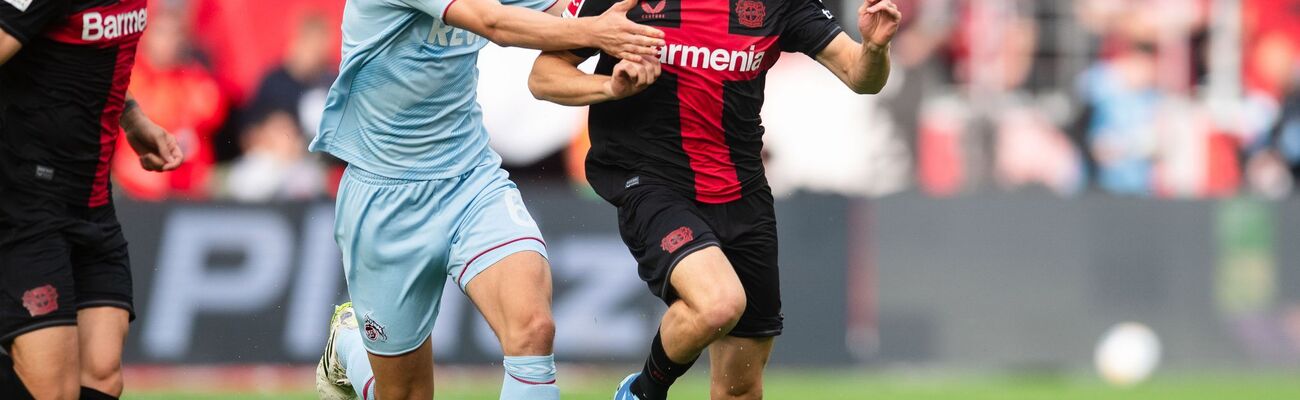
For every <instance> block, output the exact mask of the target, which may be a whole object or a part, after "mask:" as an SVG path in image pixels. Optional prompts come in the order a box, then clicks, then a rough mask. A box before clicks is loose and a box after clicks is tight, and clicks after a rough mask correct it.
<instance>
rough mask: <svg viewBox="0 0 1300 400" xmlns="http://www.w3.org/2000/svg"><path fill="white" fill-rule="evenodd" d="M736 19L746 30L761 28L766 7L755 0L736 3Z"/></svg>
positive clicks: (765, 14) (765, 16)
mask: <svg viewBox="0 0 1300 400" xmlns="http://www.w3.org/2000/svg"><path fill="white" fill-rule="evenodd" d="M736 18H737V19H738V20H739V21H740V24H741V25H744V26H745V27H746V28H762V27H763V19H764V18H767V6H765V5H763V2H761V1H757V0H740V1H737V2H736Z"/></svg>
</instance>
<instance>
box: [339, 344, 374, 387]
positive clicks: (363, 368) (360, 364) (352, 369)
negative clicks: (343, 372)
mask: <svg viewBox="0 0 1300 400" xmlns="http://www.w3.org/2000/svg"><path fill="white" fill-rule="evenodd" d="M334 351H335V352H336V353H338V356H339V361H340V362H342V363H343V368H346V369H347V373H348V380H349V381H352V389H353V390H355V391H356V392H357V396H360V397H361V400H375V373H374V372H373V371H372V370H371V369H370V357H367V356H366V346H365V345H363V344H362V343H361V332H358V331H355V330H349V331H342V330H340V331H339V333H338V334H337V335H336V336H335V337H334Z"/></svg>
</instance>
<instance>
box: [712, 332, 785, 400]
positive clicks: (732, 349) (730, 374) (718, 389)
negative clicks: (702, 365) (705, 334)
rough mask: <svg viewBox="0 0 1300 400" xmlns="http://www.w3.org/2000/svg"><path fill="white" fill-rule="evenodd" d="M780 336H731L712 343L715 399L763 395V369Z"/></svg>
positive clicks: (746, 397)
mask: <svg viewBox="0 0 1300 400" xmlns="http://www.w3.org/2000/svg"><path fill="white" fill-rule="evenodd" d="M775 343H776V340H775V338H773V337H766V338H741V337H735V336H727V337H723V338H721V339H718V340H717V341H714V342H713V343H712V344H710V345H709V369H710V371H711V372H710V373H711V374H712V377H711V378H712V389H711V390H710V393H711V396H710V397H711V398H712V399H713V400H721V399H759V398H762V396H763V369H764V368H766V367H767V362H768V359H769V358H770V357H771V355H772V347H773V346H774V345H775Z"/></svg>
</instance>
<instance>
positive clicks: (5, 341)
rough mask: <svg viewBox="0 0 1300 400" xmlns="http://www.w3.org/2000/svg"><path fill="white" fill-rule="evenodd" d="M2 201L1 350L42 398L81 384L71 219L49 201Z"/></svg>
mask: <svg viewBox="0 0 1300 400" xmlns="http://www.w3.org/2000/svg"><path fill="white" fill-rule="evenodd" d="M11 195H15V194H14V193H5V196H3V197H0V260H2V261H0V292H3V293H0V346H4V348H5V350H6V351H8V352H9V354H10V355H11V357H12V360H13V363H14V367H13V368H14V372H15V373H16V374H17V375H18V376H19V377H20V378H21V380H22V382H24V384H25V385H26V386H27V387H28V388H29V389H30V390H31V392H32V394H33V395H36V396H37V397H38V398H41V397H43V396H44V397H47V398H57V397H59V396H62V395H64V393H63V391H66V390H68V386H69V385H72V386H73V387H74V388H75V385H76V383H77V368H78V367H77V366H78V360H77V334H76V332H77V330H76V327H75V325H76V323H77V316H76V301H77V296H76V293H75V292H74V288H75V285H74V283H73V274H72V263H71V247H70V246H69V245H68V243H67V242H66V240H64V238H63V236H62V233H61V227H62V226H63V225H65V224H66V223H67V222H68V220H67V218H66V216H64V215H60V214H59V211H58V210H57V209H54V208H52V207H50V203H49V202H42V201H39V200H38V199H22V198H18V197H17V196H11Z"/></svg>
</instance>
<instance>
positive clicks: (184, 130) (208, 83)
mask: <svg viewBox="0 0 1300 400" xmlns="http://www.w3.org/2000/svg"><path fill="white" fill-rule="evenodd" d="M168 4H171V5H168ZM179 4H183V3H166V2H163V3H158V4H155V5H153V6H152V7H151V9H150V10H149V30H148V31H147V34H146V35H145V36H144V38H143V39H142V41H141V47H140V57H139V61H138V62H137V63H136V67H135V69H134V70H133V72H132V76H131V93H132V94H133V95H134V96H135V97H136V99H137V100H139V102H140V107H141V109H143V110H144V112H145V113H147V114H148V115H149V116H150V117H151V118H153V120H154V122H157V123H158V124H159V125H161V126H162V127H164V128H166V129H167V130H169V131H171V132H172V133H173V134H175V135H176V140H177V141H178V142H179V143H180V146H181V149H182V150H183V151H184V152H185V163H183V164H181V166H180V168H177V169H176V170H175V171H171V172H167V173H162V174H155V173H152V172H147V171H145V170H144V169H143V168H140V161H139V159H138V158H137V157H136V156H135V152H134V151H131V150H129V149H128V148H129V147H130V146H128V145H127V143H126V141H124V140H120V141H118V150H117V151H118V154H121V156H120V157H115V158H114V159H113V177H114V178H116V179H117V183H118V186H119V187H120V188H121V189H122V191H123V192H125V193H126V194H127V195H128V196H131V197H133V198H136V199H140V200H149V201H159V200H164V199H168V198H181V199H191V200H203V199H207V198H208V194H209V180H210V176H211V174H212V169H213V167H214V161H215V160H214V158H213V156H214V154H213V150H212V147H213V141H214V138H213V134H214V133H215V132H216V131H217V129H218V128H219V127H221V125H222V124H223V123H224V121H225V119H226V118H227V107H228V105H227V102H226V98H225V96H224V95H223V93H222V91H221V89H220V87H219V86H218V85H217V82H216V80H215V79H214V78H213V77H212V74H211V73H210V72H208V69H207V67H205V66H204V65H202V64H200V63H199V61H198V58H197V57H196V56H195V54H194V53H193V52H192V49H191V47H190V39H189V38H190V36H189V35H190V32H191V31H190V29H189V24H188V22H187V19H186V17H185V14H184V12H183V11H184V9H183V8H180V6H179Z"/></svg>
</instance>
